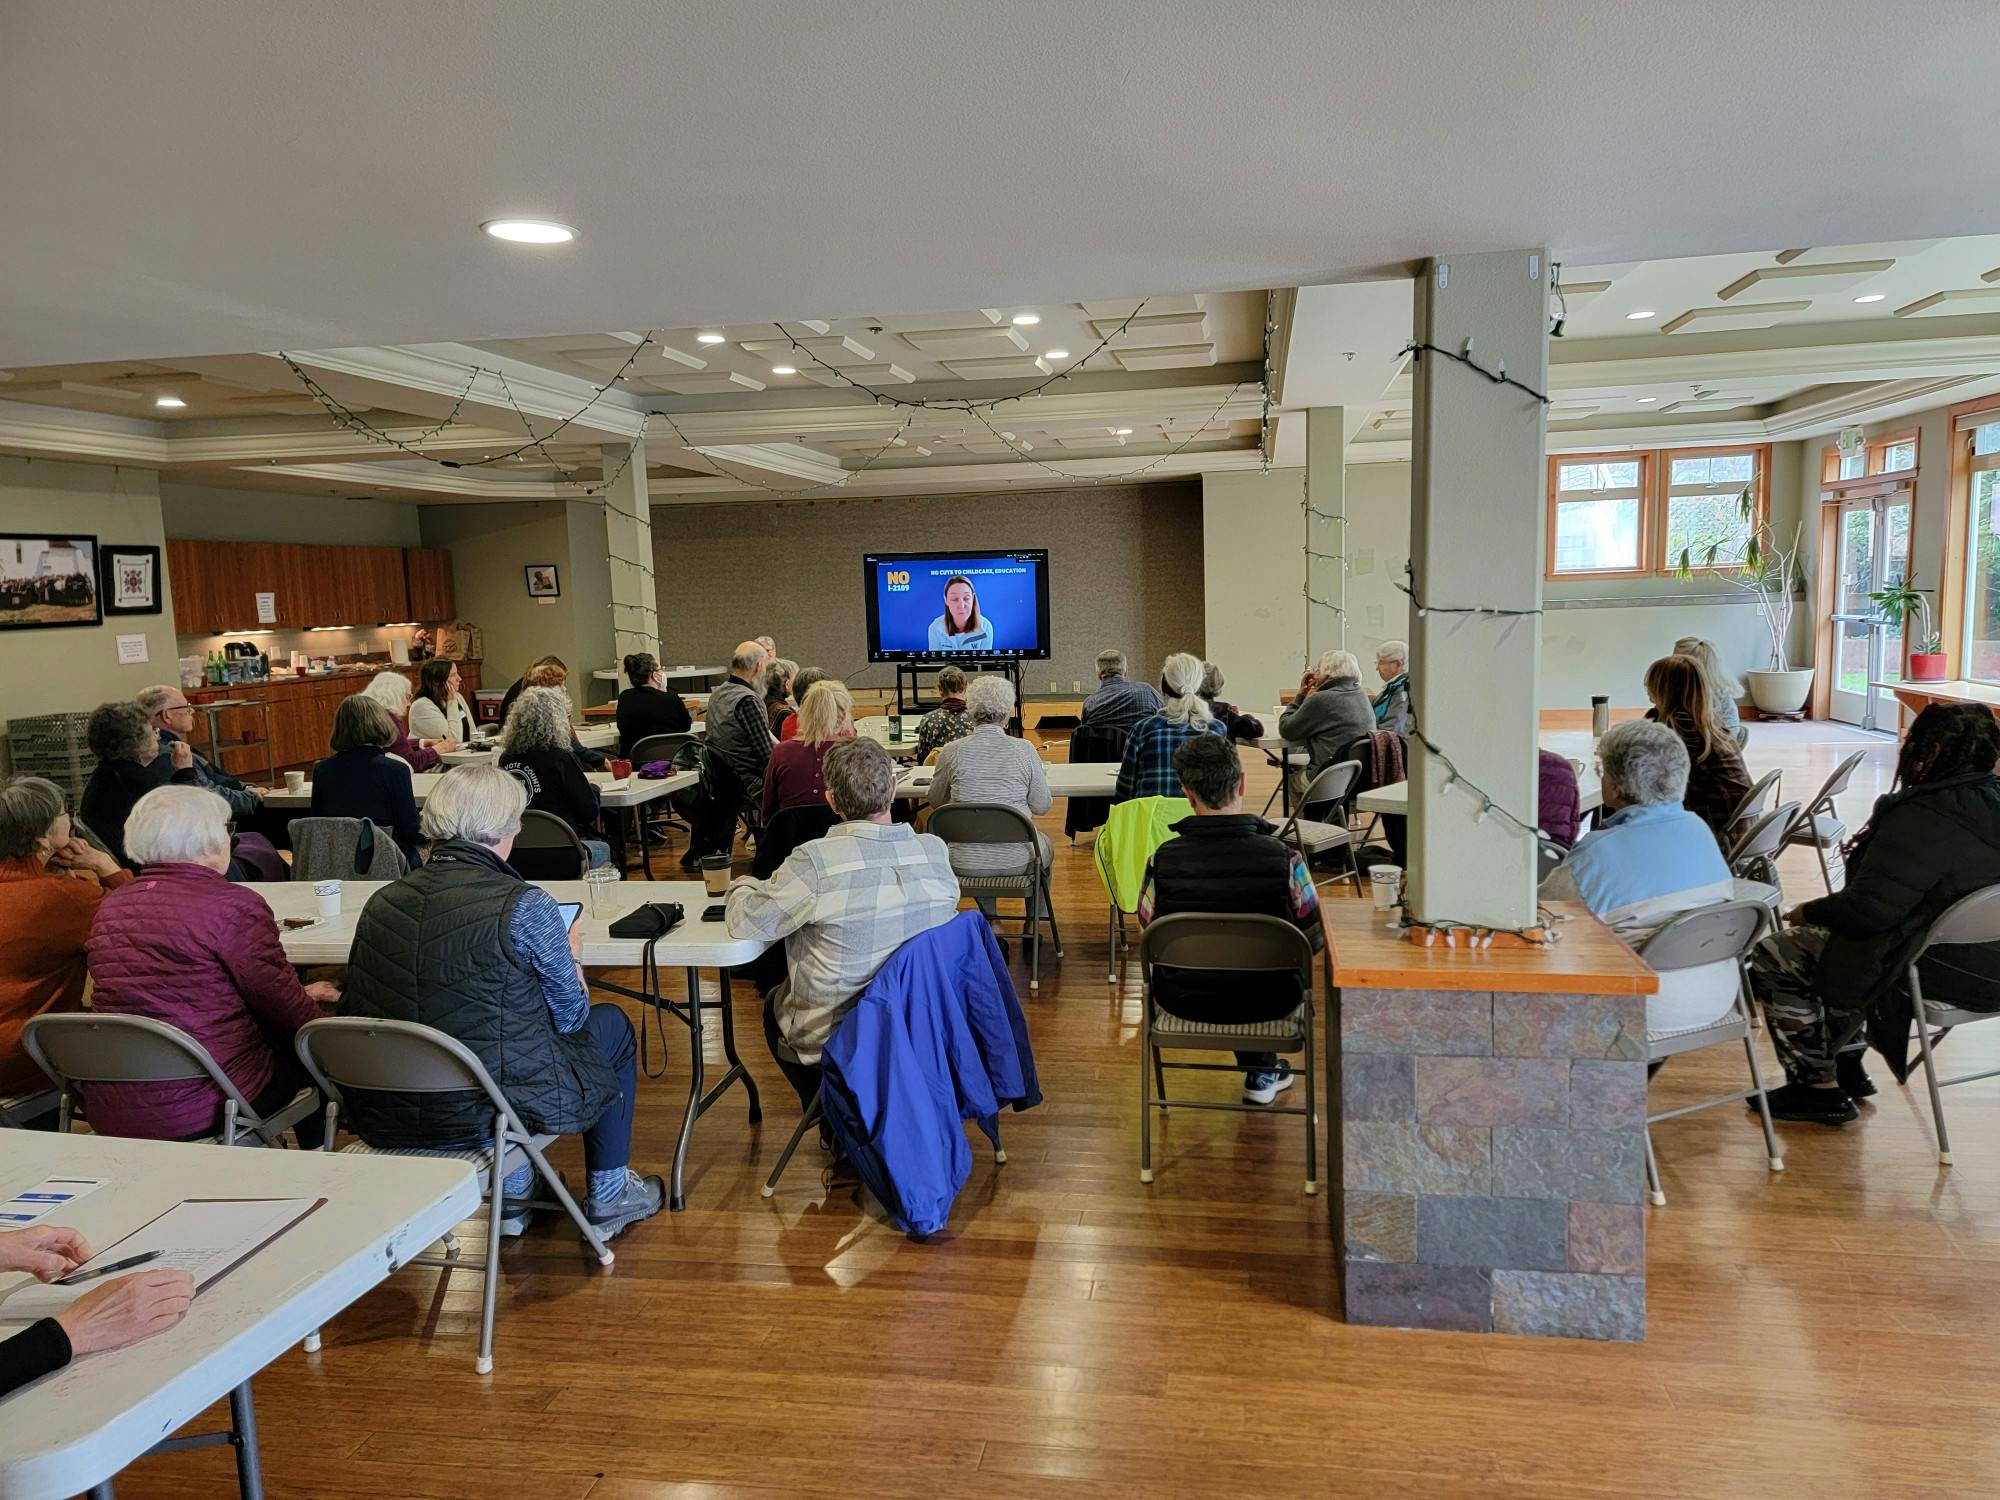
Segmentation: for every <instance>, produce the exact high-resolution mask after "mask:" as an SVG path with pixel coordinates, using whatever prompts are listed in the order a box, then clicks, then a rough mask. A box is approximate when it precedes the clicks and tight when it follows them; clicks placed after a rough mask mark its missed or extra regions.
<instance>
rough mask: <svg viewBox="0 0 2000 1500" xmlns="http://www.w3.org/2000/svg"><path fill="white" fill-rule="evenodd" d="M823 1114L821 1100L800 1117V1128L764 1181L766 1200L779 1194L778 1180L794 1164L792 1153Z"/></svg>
mask: <svg viewBox="0 0 2000 1500" xmlns="http://www.w3.org/2000/svg"><path fill="white" fill-rule="evenodd" d="M823 1113H824V1111H822V1110H821V1109H820V1107H819V1100H817V1099H815V1100H813V1102H812V1108H811V1109H809V1110H807V1111H806V1112H805V1113H804V1114H802V1115H800V1116H799V1128H798V1129H797V1130H794V1131H793V1132H792V1138H791V1139H790V1140H789V1141H786V1142H785V1149H784V1152H783V1154H782V1155H780V1156H779V1157H778V1164H777V1165H776V1166H775V1167H773V1168H771V1175H770V1176H769V1177H767V1178H765V1179H764V1190H763V1191H764V1196H765V1197H766V1198H768V1197H770V1196H771V1195H772V1194H773V1193H775V1192H777V1190H778V1179H779V1178H780V1177H783V1176H784V1175H785V1168H786V1167H788V1166H790V1165H791V1164H792V1153H793V1152H795V1151H797V1150H798V1149H799V1142H801V1141H803V1140H804V1139H805V1138H806V1131H807V1130H809V1129H811V1128H812V1127H813V1126H814V1125H816V1124H818V1123H819V1120H820V1118H821V1116H822V1115H823Z"/></svg>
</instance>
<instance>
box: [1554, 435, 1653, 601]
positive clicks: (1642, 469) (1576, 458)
mask: <svg viewBox="0 0 2000 1500" xmlns="http://www.w3.org/2000/svg"><path fill="white" fill-rule="evenodd" d="M1634 462H1636V463H1637V464H1638V465H1639V484H1638V491H1639V493H1638V495H1637V497H1636V498H1637V499H1638V501H1639V536H1638V555H1637V557H1636V558H1635V559H1634V561H1633V564H1632V566H1631V567H1629V568H1563V569H1558V568H1557V567H1556V508H1557V506H1559V505H1564V504H1572V505H1573V504H1576V503H1578V502H1579V501H1585V500H1589V499H1590V498H1592V496H1593V495H1597V494H1601V493H1603V492H1601V491H1589V490H1567V491H1565V490H1560V489H1558V488H1557V481H1558V480H1559V479H1560V478H1561V477H1562V467H1561V466H1562V465H1564V464H1579V463H1588V464H1598V463H1616V464H1625V463H1634ZM1658 469H1659V454H1658V453H1657V452H1656V451H1654V450H1652V449H1646V448H1638V449H1620V450H1614V451H1606V452H1599V453H1551V454H1550V455H1549V476H1548V492H1547V497H1546V499H1547V525H1546V530H1547V533H1548V544H1547V546H1546V547H1545V548H1544V555H1543V559H1542V577H1543V580H1544V581H1545V582H1549V583H1556V582H1564V581H1567V580H1569V579H1572V578H1644V577H1646V576H1648V575H1649V574H1650V573H1651V572H1652V566H1651V564H1652V531H1653V504H1654V495H1653V491H1654V487H1655V478H1654V476H1655V475H1656V473H1657V472H1658ZM1565 497H1567V498H1565ZM1619 498H1624V497H1623V496H1620V497H1619Z"/></svg>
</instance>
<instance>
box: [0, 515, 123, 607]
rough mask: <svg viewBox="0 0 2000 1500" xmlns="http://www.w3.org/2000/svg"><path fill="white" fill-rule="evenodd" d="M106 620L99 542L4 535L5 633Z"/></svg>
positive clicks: (0, 549) (0, 561)
mask: <svg viewBox="0 0 2000 1500" xmlns="http://www.w3.org/2000/svg"><path fill="white" fill-rule="evenodd" d="M103 621H104V612H103V610H102V608H101V607H100V602H99V598H98V591H97V538H96V537H94V536H49V535H46V534H45V533H41V532H30V533H26V534H18V535H17V534H15V533H13V532H7V533H0V630H40V629H45V628H47V627H49V626H55V625H99V624H102V623H103Z"/></svg>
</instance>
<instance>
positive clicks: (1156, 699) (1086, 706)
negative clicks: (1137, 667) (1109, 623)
mask: <svg viewBox="0 0 2000 1500" xmlns="http://www.w3.org/2000/svg"><path fill="white" fill-rule="evenodd" d="M1159 711H1160V691H1159V689H1158V688H1156V687H1154V686H1153V685H1152V684H1151V683H1150V682H1134V681H1132V680H1131V679H1130V678H1129V677H1127V676H1126V675H1125V653H1124V652H1123V651H1120V650H1118V649H1117V648H1116V647H1110V646H1107V647H1106V648H1105V649H1104V650H1102V651H1100V652H1098V653H1097V687H1096V688H1095V689H1094V690H1093V691H1092V692H1091V694H1090V696H1089V697H1088V698H1085V699H1084V700H1083V711H1082V712H1081V713H1080V714H1078V715H1077V722H1078V723H1079V724H1095V725H1097V726H1098V727H1100V728H1103V729H1118V730H1122V731H1124V732H1125V733H1126V734H1130V733H1131V732H1132V731H1133V730H1135V729H1137V728H1138V727H1139V724H1140V721H1141V720H1144V719H1150V718H1152V717H1153V715H1154V714H1156V713H1158V712H1159Z"/></svg>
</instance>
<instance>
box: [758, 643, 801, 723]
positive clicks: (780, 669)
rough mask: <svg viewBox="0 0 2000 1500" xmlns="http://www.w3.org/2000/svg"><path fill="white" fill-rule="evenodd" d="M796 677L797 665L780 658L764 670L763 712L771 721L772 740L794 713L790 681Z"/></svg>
mask: <svg viewBox="0 0 2000 1500" xmlns="http://www.w3.org/2000/svg"><path fill="white" fill-rule="evenodd" d="M798 675H799V664H798V663H797V662H795V661H786V660H785V659H784V658H783V657H782V656H778V657H773V658H772V659H771V661H770V663H769V664H768V665H767V666H766V667H765V668H764V712H765V714H766V715H767V716H768V717H769V718H770V721H771V738H772V739H777V738H779V731H780V730H782V729H783V728H784V727H785V720H787V719H789V718H790V717H791V716H792V715H793V713H794V712H796V709H795V708H794V707H793V704H792V679H793V678H794V677H796V676H798Z"/></svg>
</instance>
